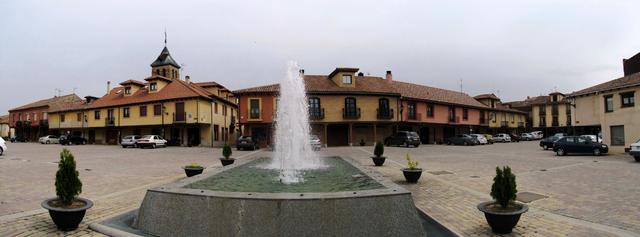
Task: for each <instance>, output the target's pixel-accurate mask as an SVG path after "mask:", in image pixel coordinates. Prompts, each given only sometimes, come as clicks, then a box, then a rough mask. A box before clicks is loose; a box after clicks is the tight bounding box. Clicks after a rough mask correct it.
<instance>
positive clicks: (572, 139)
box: [565, 137, 576, 143]
mask: <svg viewBox="0 0 640 237" xmlns="http://www.w3.org/2000/svg"><path fill="white" fill-rule="evenodd" d="M565 141H567V142H571V143H573V142H576V138H575V137H567V138H565Z"/></svg>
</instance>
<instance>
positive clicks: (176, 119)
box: [173, 112, 187, 123]
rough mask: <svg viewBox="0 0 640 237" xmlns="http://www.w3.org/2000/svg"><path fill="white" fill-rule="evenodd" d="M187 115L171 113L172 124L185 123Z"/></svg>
mask: <svg viewBox="0 0 640 237" xmlns="http://www.w3.org/2000/svg"><path fill="white" fill-rule="evenodd" d="M186 122H187V113H186V112H185V113H173V123H186Z"/></svg>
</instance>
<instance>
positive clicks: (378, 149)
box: [371, 142, 387, 166]
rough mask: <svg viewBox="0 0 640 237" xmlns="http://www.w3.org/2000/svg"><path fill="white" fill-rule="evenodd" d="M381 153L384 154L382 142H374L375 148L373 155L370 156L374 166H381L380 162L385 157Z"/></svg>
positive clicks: (382, 162) (382, 161)
mask: <svg viewBox="0 0 640 237" xmlns="http://www.w3.org/2000/svg"><path fill="white" fill-rule="evenodd" d="M382 154H384V144H382V142H376V146H375V148H373V155H374V156H372V157H371V159H372V160H373V163H374V164H375V165H376V166H382V164H384V161H385V160H386V159H387V158H386V157H384V156H382Z"/></svg>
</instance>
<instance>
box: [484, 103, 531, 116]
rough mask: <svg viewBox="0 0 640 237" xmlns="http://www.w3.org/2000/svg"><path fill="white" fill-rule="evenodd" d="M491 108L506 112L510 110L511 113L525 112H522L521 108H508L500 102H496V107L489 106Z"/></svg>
mask: <svg viewBox="0 0 640 237" xmlns="http://www.w3.org/2000/svg"><path fill="white" fill-rule="evenodd" d="M491 110H498V111H506V112H512V113H521V114H526V113H527V112H523V111H521V110H517V109H512V108H509V107H508V106H506V105H503V104H500V103H498V104H496V107H495V108H491Z"/></svg>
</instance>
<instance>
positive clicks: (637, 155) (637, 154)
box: [629, 140, 640, 162]
mask: <svg viewBox="0 0 640 237" xmlns="http://www.w3.org/2000/svg"><path fill="white" fill-rule="evenodd" d="M629 155H631V156H633V158H634V159H635V160H636V161H637V162H640V140H638V141H636V143H633V144H631V149H630V150H629Z"/></svg>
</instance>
